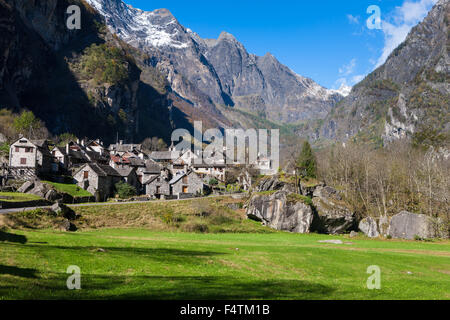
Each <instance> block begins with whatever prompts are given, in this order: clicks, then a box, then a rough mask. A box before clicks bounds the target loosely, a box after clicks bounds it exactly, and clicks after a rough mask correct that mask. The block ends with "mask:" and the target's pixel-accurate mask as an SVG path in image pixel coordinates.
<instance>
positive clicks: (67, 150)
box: [66, 143, 69, 155]
mask: <svg viewBox="0 0 450 320" xmlns="http://www.w3.org/2000/svg"><path fill="white" fill-rule="evenodd" d="M66 154H67V155H69V144H68V143H67V144H66Z"/></svg>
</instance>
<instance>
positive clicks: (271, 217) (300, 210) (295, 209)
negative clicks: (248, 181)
mask: <svg viewBox="0 0 450 320" xmlns="http://www.w3.org/2000/svg"><path fill="white" fill-rule="evenodd" d="M288 194H289V193H288V192H286V191H277V192H275V193H273V194H256V195H254V196H253V197H252V198H251V199H250V202H249V204H248V206H247V216H248V217H249V218H250V219H254V220H258V221H261V222H263V224H265V225H267V226H269V227H271V228H273V229H277V230H284V231H289V232H295V233H309V232H310V231H311V225H312V221H313V217H314V215H313V211H312V208H311V206H309V205H307V204H305V203H303V202H301V201H295V200H294V201H293V200H292V199H291V198H289V199H288Z"/></svg>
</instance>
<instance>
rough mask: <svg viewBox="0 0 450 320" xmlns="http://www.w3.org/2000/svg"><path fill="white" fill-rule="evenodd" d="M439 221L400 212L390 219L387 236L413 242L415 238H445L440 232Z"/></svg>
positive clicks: (440, 224)
mask: <svg viewBox="0 0 450 320" xmlns="http://www.w3.org/2000/svg"><path fill="white" fill-rule="evenodd" d="M441 227H442V223H441V220H439V219H435V218H432V217H429V216H426V215H424V214H416V213H411V212H408V211H402V212H400V213H398V214H396V215H395V216H393V217H392V218H391V221H390V224H389V233H388V234H389V235H390V236H391V237H392V238H400V239H409V240H413V239H415V238H416V237H419V238H421V239H430V238H437V237H447V236H448V235H447V234H446V232H443V231H442V228H441Z"/></svg>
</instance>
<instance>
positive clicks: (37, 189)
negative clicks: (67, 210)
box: [27, 180, 51, 198]
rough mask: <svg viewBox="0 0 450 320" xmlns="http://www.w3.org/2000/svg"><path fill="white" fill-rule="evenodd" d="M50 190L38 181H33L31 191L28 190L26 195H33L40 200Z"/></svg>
mask: <svg viewBox="0 0 450 320" xmlns="http://www.w3.org/2000/svg"><path fill="white" fill-rule="evenodd" d="M50 189H51V187H50V186H49V185H47V184H45V183H42V182H41V181H39V180H35V181H34V187H33V189H31V190H29V191H28V192H27V193H30V194H34V195H36V196H38V197H41V198H45V195H46V194H47V192H48V191H49V190H50Z"/></svg>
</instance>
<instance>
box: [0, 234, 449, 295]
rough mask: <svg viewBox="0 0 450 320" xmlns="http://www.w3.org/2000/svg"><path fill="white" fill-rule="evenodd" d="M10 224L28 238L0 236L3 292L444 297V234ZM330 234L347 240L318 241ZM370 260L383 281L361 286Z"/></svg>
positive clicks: (446, 247) (446, 288) (446, 279)
mask: <svg viewBox="0 0 450 320" xmlns="http://www.w3.org/2000/svg"><path fill="white" fill-rule="evenodd" d="M15 233H17V234H20V235H24V236H26V237H27V240H28V242H27V243H25V244H20V243H11V242H4V243H2V242H0V248H1V252H2V254H1V255H0V299H2V298H3V299H16V298H20V299H23V298H26V299H47V298H49V299H54V298H70V299H72V298H74V299H89V298H94V299H108V298H114V299H117V298H118V299H129V298H137V299H140V298H150V299H193V298H194V299H217V298H220V299H228V298H233V299H450V294H449V292H450V254H449V252H450V243H449V242H448V241H446V242H433V243H424V242H406V241H394V240H391V241H381V240H368V239H364V238H358V239H351V240H349V239H347V238H345V237H343V236H341V237H332V236H325V235H315V234H312V235H299V234H288V233H281V232H276V233H270V234H194V233H177V232H176V233H170V232H153V231H148V230H142V229H103V230H95V231H85V232H77V233H60V232H55V231H45V230H41V231H16V232H15ZM330 238H331V239H342V240H344V241H351V242H352V243H353V244H344V245H333V244H322V243H318V240H322V239H330ZM99 248H102V249H104V250H105V252H102V251H101V250H100V251H99V250H98V249H99ZM236 248H239V250H237V249H236ZM69 265H78V266H79V267H80V268H81V272H82V278H81V279H82V280H81V281H82V283H81V286H82V290H80V291H70V290H67V289H66V287H65V283H66V279H67V276H68V275H67V274H66V273H65V271H66V268H67V267H68V266H69ZM369 265H378V266H380V268H381V272H382V274H381V277H382V278H381V285H382V289H381V290H368V289H366V287H365V285H366V280H367V277H368V276H369V275H368V274H366V269H367V267H368V266H369ZM408 272H411V273H412V274H408Z"/></svg>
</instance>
